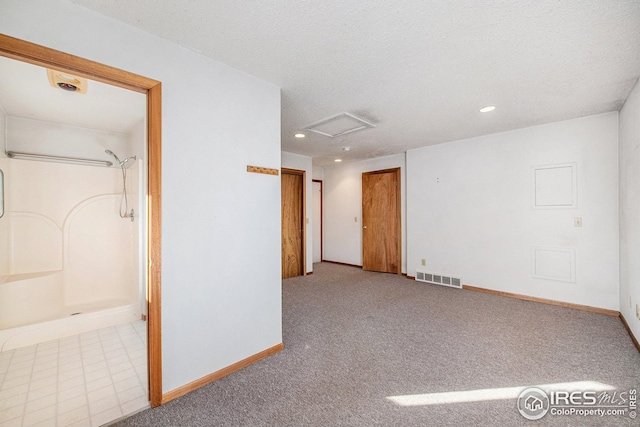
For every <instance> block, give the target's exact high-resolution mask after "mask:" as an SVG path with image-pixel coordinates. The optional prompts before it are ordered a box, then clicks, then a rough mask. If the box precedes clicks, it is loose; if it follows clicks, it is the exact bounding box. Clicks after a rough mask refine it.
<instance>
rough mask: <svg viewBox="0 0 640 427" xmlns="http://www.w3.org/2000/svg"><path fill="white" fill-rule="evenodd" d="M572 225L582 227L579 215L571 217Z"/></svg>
mask: <svg viewBox="0 0 640 427" xmlns="http://www.w3.org/2000/svg"><path fill="white" fill-rule="evenodd" d="M573 226H574V227H582V217H581V216H577V217H575V218H573Z"/></svg>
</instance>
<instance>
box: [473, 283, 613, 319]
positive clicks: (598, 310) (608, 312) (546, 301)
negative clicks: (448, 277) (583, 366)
mask: <svg viewBox="0 0 640 427" xmlns="http://www.w3.org/2000/svg"><path fill="white" fill-rule="evenodd" d="M462 289H466V290H468V291H476V292H484V293H486V294H492V295H499V296H501V297H509V298H516V299H521V300H524V301H531V302H539V303H542V304H549V305H557V306H560V307H565V308H573V309H575V310H582V311H590V312H592V313H600V314H606V315H607V316H619V315H620V312H619V311H616V310H609V309H606V308H599V307H591V306H590V305H581V304H573V303H570V302H563V301H556V300H552V299H546V298H537V297H530V296H528V295H520V294H512V293H511V292H503V291H495V290H493V289H486V288H477V287H475V286H469V285H462Z"/></svg>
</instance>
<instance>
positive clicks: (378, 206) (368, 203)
mask: <svg viewBox="0 0 640 427" xmlns="http://www.w3.org/2000/svg"><path fill="white" fill-rule="evenodd" d="M401 233H402V224H401V192H400V168H394V169H385V170H379V171H373V172H365V173H363V174H362V269H363V270H370V271H379V272H383V273H396V274H402V234H401Z"/></svg>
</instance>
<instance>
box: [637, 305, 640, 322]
mask: <svg viewBox="0 0 640 427" xmlns="http://www.w3.org/2000/svg"><path fill="white" fill-rule="evenodd" d="M636 317H637V318H638V320H640V305H638V304H636Z"/></svg>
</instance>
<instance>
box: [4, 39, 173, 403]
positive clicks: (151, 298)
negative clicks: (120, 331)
mask: <svg viewBox="0 0 640 427" xmlns="http://www.w3.org/2000/svg"><path fill="white" fill-rule="evenodd" d="M0 56H4V57H7V58H11V59H15V60H18V61H22V62H27V63H29V64H34V65H37V66H40V67H45V68H52V69H55V70H58V71H62V72H66V73H70V74H74V75H78V76H80V77H85V78H87V79H91V80H96V81H99V82H102V83H106V84H110V85H113V86H118V87H121V88H123V89H128V90H133V91H136V92H140V93H144V94H146V95H147V134H148V136H147V149H148V156H147V157H148V160H147V162H148V163H147V173H148V187H147V199H148V208H147V242H146V244H147V249H148V250H147V280H148V283H147V303H148V306H147V309H148V311H147V322H148V323H147V337H148V345H147V352H148V355H147V357H148V361H149V365H148V366H149V368H148V369H149V400H150V401H151V406H153V407H155V406H158V405H160V404H161V400H162V346H161V337H162V331H161V318H160V309H161V304H160V295H161V286H160V285H161V276H160V272H161V261H162V258H161V253H162V251H161V235H160V233H161V206H162V204H161V188H162V186H161V177H162V170H161V166H162V139H161V134H162V121H161V119H162V109H161V107H162V85H161V83H160V82H159V81H157V80H153V79H150V78H147V77H143V76H139V75H137V74H133V73H130V72H128V71H123V70H120V69H117V68H114V67H111V66H108V65H104V64H100V63H98V62H94V61H90V60H88V59H84V58H80V57H78V56H74V55H70V54H68V53H64V52H60V51H57V50H54V49H50V48H48V47H45V46H40V45H37V44H34V43H30V42H27V41H24V40H20V39H16V38H14V37H10V36H7V35H4V34H0Z"/></svg>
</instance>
